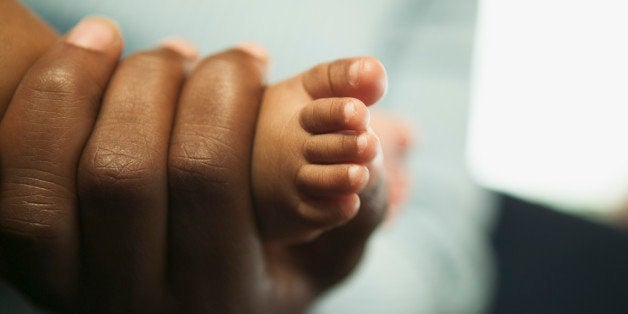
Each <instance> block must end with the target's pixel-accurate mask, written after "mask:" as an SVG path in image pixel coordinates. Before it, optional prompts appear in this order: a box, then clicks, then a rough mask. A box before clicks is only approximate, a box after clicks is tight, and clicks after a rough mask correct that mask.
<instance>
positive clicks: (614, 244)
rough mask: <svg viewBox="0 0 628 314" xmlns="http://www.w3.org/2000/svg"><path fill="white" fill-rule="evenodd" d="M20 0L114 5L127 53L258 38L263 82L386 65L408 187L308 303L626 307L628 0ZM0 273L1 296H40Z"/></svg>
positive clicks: (57, 10)
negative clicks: (409, 143) (350, 266)
mask: <svg viewBox="0 0 628 314" xmlns="http://www.w3.org/2000/svg"><path fill="white" fill-rule="evenodd" d="M24 2H25V4H27V5H28V6H29V7H31V8H32V9H33V10H35V11H36V12H38V13H39V14H40V15H41V16H42V17H43V18H44V19H46V20H47V21H49V22H50V23H51V24H52V25H53V26H54V27H56V28H57V29H58V30H59V31H61V32H65V31H67V30H69V29H70V28H71V27H72V26H73V25H74V24H75V23H76V22H77V21H78V20H80V19H81V17H83V16H85V15H89V14H102V15H106V16H109V17H112V18H114V19H116V20H117V21H118V22H119V23H120V26H121V28H122V31H123V33H124V36H125V39H126V53H129V52H133V51H136V50H138V49H144V48H150V47H152V46H154V45H155V44H157V43H158V42H159V41H160V40H162V39H163V38H164V37H168V36H173V35H177V36H183V37H186V38H188V39H189V40H191V41H192V42H194V43H196V44H198V46H199V48H200V50H201V52H202V53H211V52H215V51H218V50H220V49H224V48H227V47H229V46H231V45H233V44H236V43H239V42H241V41H254V42H258V43H260V44H262V45H264V46H265V47H267V48H268V50H269V52H270V55H271V57H272V71H271V75H270V80H271V82H275V81H277V80H280V79H282V78H286V77H289V76H290V75H293V74H296V73H298V72H300V71H302V70H304V69H307V68H309V67H311V66H313V65H314V64H316V63H318V62H322V61H328V60H332V59H336V58H340V57H347V56H353V55H373V56H375V57H377V58H379V59H380V60H381V61H382V62H383V63H384V65H385V66H386V68H387V71H388V75H389V90H388V94H387V95H386V97H385V98H384V99H383V100H382V101H381V102H380V103H379V104H377V105H376V107H377V109H376V110H380V111H384V112H387V113H389V114H390V115H393V116H396V117H400V119H402V120H403V121H405V123H407V124H408V125H410V126H411V127H412V130H413V134H414V138H415V140H416V141H415V145H414V146H413V149H412V152H411V155H410V156H409V158H408V162H409V165H408V171H407V172H408V174H409V176H410V177H411V179H412V180H411V184H412V186H411V193H410V195H409V200H408V201H407V203H406V205H405V206H404V207H403V209H402V211H401V212H400V213H399V215H397V217H396V218H395V219H394V221H391V222H389V223H387V224H385V225H384V226H383V227H382V228H381V230H380V231H379V232H378V233H377V234H376V236H375V237H374V239H373V241H372V242H371V245H370V247H369V250H368V252H367V255H366V257H365V259H364V262H363V263H362V265H361V266H360V268H359V269H358V271H357V272H356V273H355V274H354V275H353V276H352V277H351V278H350V279H349V280H348V281H347V282H346V283H345V284H343V285H342V286H340V287H338V288H337V289H335V290H334V291H332V292H331V293H330V294H329V295H327V296H325V297H324V298H323V299H322V300H321V301H320V302H319V303H318V304H317V305H316V306H315V307H314V308H313V309H312V312H313V313H428V314H429V313H452V314H456V313H461V314H465V313H469V314H471V313H628V297H626V296H628V257H627V255H628V236H626V233H625V232H624V231H622V229H621V227H617V225H620V223H618V222H620V221H621V219H620V217H622V214H621V212H622V208H624V207H628V206H624V205H626V196H627V194H626V191H627V190H628V146H626V145H625V143H626V141H625V139H624V136H623V135H624V134H628V123H625V122H624V121H623V120H624V119H625V118H626V117H628V109H627V108H628V89H626V88H625V86H624V85H625V83H626V82H627V79H626V73H628V63H627V61H626V55H627V52H628V50H627V48H626V47H627V46H626V43H625V42H626V41H625V39H624V38H625V30H626V29H628V22H627V21H628V20H627V19H625V16H626V13H628V11H627V10H626V5H624V4H623V3H622V2H620V1H612V0H598V1H595V2H593V1H566V0H545V1H541V0H530V1H525V2H523V1H514V0H479V2H478V1H476V0H438V1H437V0H387V1H377V0H361V1H358V0H354V1H331V0H319V1H290V0H277V1H251V0H215V1H209V0H178V1H175V0H172V1H150V0H134V1H128V0H127V1H122V0H116V1H91V0H90V1H85V0H64V1H45V0H25V1H24ZM555 209H557V210H558V211H555ZM579 217H586V218H579ZM1 289H4V290H2V292H1V293H0V312H3V313H4V312H6V313H20V312H25V313H27V312H31V311H34V310H33V309H31V308H29V307H27V306H26V305H23V303H22V302H20V301H19V298H17V297H16V295H15V294H14V293H13V292H11V291H9V289H8V288H6V287H5V288H1Z"/></svg>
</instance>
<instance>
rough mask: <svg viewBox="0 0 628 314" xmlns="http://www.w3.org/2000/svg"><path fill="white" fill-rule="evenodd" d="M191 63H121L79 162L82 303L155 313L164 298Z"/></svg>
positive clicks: (139, 59) (155, 55)
mask: <svg viewBox="0 0 628 314" xmlns="http://www.w3.org/2000/svg"><path fill="white" fill-rule="evenodd" d="M186 62H187V60H186V58H185V57H183V56H182V54H180V53H177V52H175V51H173V50H171V49H166V48H160V49H156V50H152V51H146V52H141V53H136V54H134V55H131V56H130V57H129V58H127V59H126V60H125V61H123V62H122V64H121V65H120V66H119V68H118V70H117V72H116V73H115V74H114V77H113V78H112V80H111V82H110V85H109V87H108V89H107V92H106V94H105V98H104V101H103V105H102V108H101V111H100V113H99V116H98V120H97V121H96V126H95V128H94V131H93V133H92V136H91V138H90V139H89V141H88V143H87V146H86V148H85V150H84V152H83V155H82V157H81V163H80V167H79V176H78V179H79V182H78V183H79V199H80V209H81V213H80V214H81V225H82V227H83V239H84V241H83V247H82V248H83V258H84V260H83V265H84V266H83V270H84V274H83V275H84V276H85V277H84V282H85V283H86V284H87V285H89V286H87V287H84V290H85V292H86V298H85V300H84V301H85V302H86V304H99V308H100V310H105V312H107V311H108V310H115V311H140V310H141V311H146V310H147V309H148V311H146V312H152V311H153V310H157V309H156V308H150V307H148V308H147V307H146V306H150V305H151V304H152V305H156V303H157V302H156V300H162V297H163V293H164V290H163V287H164V286H165V284H164V282H165V273H166V272H165V268H166V240H167V239H166V230H167V206H168V189H167V177H166V175H167V173H166V163H167V153H168V139H169V136H170V129H171V126H172V120H173V114H174V108H175V105H176V102H177V98H178V96H179V90H180V88H181V85H182V83H183V81H184V76H185V73H184V69H185V65H186Z"/></svg>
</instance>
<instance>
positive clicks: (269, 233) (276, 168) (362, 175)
mask: <svg viewBox="0 0 628 314" xmlns="http://www.w3.org/2000/svg"><path fill="white" fill-rule="evenodd" d="M385 90H386V73H385V70H384V68H383V66H382V65H381V63H380V62H379V61H377V60H376V59H374V58H371V57H357V58H351V59H343V60H338V61H334V62H330V63H324V64H321V65H318V66H316V67H314V68H312V69H310V70H308V71H306V72H304V73H302V74H300V75H297V76H295V77H292V78H290V79H287V80H285V81H283V82H280V83H278V84H276V85H273V86H271V87H269V88H268V89H267V90H266V92H265V95H264V98H263V101H262V105H261V108H260V113H259V118H258V125H257V129H256V135H255V140H254V146H253V162H252V175H251V177H252V184H253V185H252V186H253V196H254V200H255V204H256V210H257V217H258V223H259V229H260V232H261V235H262V237H263V238H265V239H266V240H268V241H276V242H279V243H288V244H292V243H302V242H306V241H309V240H312V239H314V238H316V237H317V236H319V235H320V234H321V233H323V232H325V231H327V230H330V229H332V228H334V227H337V226H340V225H343V224H345V223H347V222H348V221H350V220H351V218H353V217H354V216H355V215H356V214H357V212H358V210H359V208H360V201H361V200H360V196H359V195H360V193H361V192H363V191H364V190H365V189H368V188H369V186H371V185H373V186H374V182H384V183H386V182H387V180H385V179H384V167H383V163H382V159H383V158H382V148H381V145H380V139H379V138H378V136H377V135H376V134H375V133H374V132H373V131H372V129H371V126H370V113H369V110H368V109H367V106H370V105H372V104H374V103H375V102H376V101H378V100H379V99H380V98H381V97H382V95H383V94H384V93H385ZM376 188H385V186H380V185H377V187H376Z"/></svg>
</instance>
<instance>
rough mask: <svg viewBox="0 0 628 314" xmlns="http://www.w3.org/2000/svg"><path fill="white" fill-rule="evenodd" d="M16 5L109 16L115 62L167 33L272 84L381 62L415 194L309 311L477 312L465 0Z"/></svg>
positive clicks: (481, 209) (484, 258)
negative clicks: (229, 52)
mask: <svg viewBox="0 0 628 314" xmlns="http://www.w3.org/2000/svg"><path fill="white" fill-rule="evenodd" d="M25 3H27V4H28V5H29V6H31V7H32V8H34V9H35V10H36V11H37V12H39V13H40V14H41V15H43V16H44V17H45V19H47V20H48V21H50V22H51V23H52V24H53V25H54V26H55V27H57V28H58V29H60V30H61V31H66V30H68V29H69V28H70V27H71V26H72V25H74V24H75V23H76V22H77V21H78V20H79V19H80V18H81V17H82V16H85V15H89V14H103V15H107V16H110V17H112V18H114V19H116V20H117V21H118V22H119V23H120V25H121V28H122V30H123V33H124V36H125V38H126V53H129V52H132V51H135V50H137V49H144V48H150V47H152V46H154V45H155V44H157V43H158V42H159V41H160V40H161V39H162V38H164V37H167V36H171V35H181V36H185V37H187V38H188V39H190V40H191V41H193V42H195V43H197V44H198V46H199V47H200V50H201V51H202V52H203V53H210V52H214V51H217V50H220V49H224V48H226V47H229V46H230V45H233V44H236V43H238V42H240V41H255V42H258V43H261V44H263V45H264V46H266V47H267V48H268V49H269V51H270V54H271V56H272V58H273V70H272V72H271V76H270V78H271V81H276V80H277V79H280V78H285V77H288V76H290V75H292V74H295V73H297V72H299V71H301V70H303V69H306V68H308V67H310V66H312V65H314V64H315V63H317V62H320V61H325V60H330V59H335V58H338V57H345V56H352V55H363V54H369V55H374V56H375V57H377V58H379V59H381V60H382V61H383V63H384V64H385V65H386V67H387V69H388V74H389V77H390V85H389V86H390V88H389V92H388V94H387V96H386V97H385V99H384V100H383V101H382V102H381V103H380V104H379V105H378V106H380V107H382V108H385V109H386V110H387V111H389V112H393V113H395V114H398V115H401V116H403V117H404V119H406V120H407V121H408V122H410V123H411V124H412V125H413V126H415V129H416V130H421V134H420V137H421V138H422V140H423V143H422V144H421V147H420V150H417V151H415V154H413V155H412V157H411V158H410V171H411V173H410V175H411V176H412V177H413V178H414V179H415V180H414V183H413V184H414V188H413V190H412V193H411V199H410V202H409V203H408V205H407V206H406V207H405V209H404V212H403V213H402V214H401V216H400V217H399V219H397V221H396V223H395V224H393V225H389V226H385V227H384V228H383V229H382V230H381V231H380V232H379V233H378V235H377V237H376V238H375V239H374V241H373V242H372V244H371V247H370V250H369V252H368V254H367V258H366V259H365V262H364V263H363V265H362V267H361V268H360V270H359V271H358V272H357V273H356V274H355V275H354V276H353V277H352V278H351V280H350V281H348V282H347V283H346V284H345V285H343V286H342V287H340V288H339V289H337V290H335V291H334V292H333V293H331V294H330V295H329V297H327V298H326V299H324V300H323V301H322V302H321V303H320V304H319V305H318V306H317V307H316V308H315V309H314V310H313V311H314V312H315V313H452V314H457V313H461V314H465V313H481V312H483V311H484V307H485V306H486V304H487V302H489V299H490V292H491V283H492V280H493V279H492V269H493V265H492V259H491V257H490V255H489V251H488V247H487V245H488V244H487V239H486V238H487V232H486V230H488V228H489V227H490V223H491V217H492V212H493V210H492V202H491V197H490V195H487V194H486V193H485V192H482V191H481V190H479V189H478V188H476V187H475V186H474V185H473V184H472V183H471V182H470V180H469V178H468V175H467V172H466V167H465V163H464V151H465V147H464V145H465V134H466V128H467V115H468V103H469V70H470V61H471V51H472V44H473V34H474V25H475V11H476V3H475V0H440V1H435V0H432V1H430V0H390V1H375V0H361V1H360V0H354V1H338V0H336V1H331V0H319V1H294V0H280V1H251V0H218V1H208V0H178V1H175V0H171V1H151V0H134V1H128V0H127V1H123V0H114V1H86V0H65V1H57V0H28V1H25ZM5 298H6V297H5ZM0 304H5V305H4V306H13V305H12V304H13V303H12V302H10V301H9V300H0ZM2 306H3V305H0V312H3V309H2ZM15 309H16V308H12V311H11V312H15V311H14V310H15Z"/></svg>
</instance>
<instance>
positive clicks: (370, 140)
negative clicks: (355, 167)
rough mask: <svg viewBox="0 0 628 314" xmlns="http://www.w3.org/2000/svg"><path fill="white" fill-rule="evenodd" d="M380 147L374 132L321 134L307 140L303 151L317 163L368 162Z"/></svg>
mask: <svg viewBox="0 0 628 314" xmlns="http://www.w3.org/2000/svg"><path fill="white" fill-rule="evenodd" d="M378 147H379V139H378V138H377V136H376V135H375V134H373V133H368V132H364V133H361V134H355V135H353V134H337V133H336V134H321V135H314V136H312V137H310V138H309V139H308V140H307V141H306V142H305V145H304V152H303V153H304V156H305V159H307V161H309V162H311V163H317V164H332V163H348V162H353V163H366V162H369V161H371V160H373V159H374V158H375V156H376V155H377V153H378V151H379V150H378Z"/></svg>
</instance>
